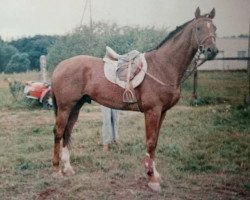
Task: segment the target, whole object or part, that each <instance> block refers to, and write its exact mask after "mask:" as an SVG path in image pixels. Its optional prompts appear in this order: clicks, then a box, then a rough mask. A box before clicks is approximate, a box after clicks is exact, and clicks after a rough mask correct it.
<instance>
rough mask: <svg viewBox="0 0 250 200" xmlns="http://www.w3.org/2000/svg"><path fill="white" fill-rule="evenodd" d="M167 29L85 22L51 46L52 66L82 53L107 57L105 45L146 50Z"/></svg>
mask: <svg viewBox="0 0 250 200" xmlns="http://www.w3.org/2000/svg"><path fill="white" fill-rule="evenodd" d="M164 32H165V31H164V29H161V30H156V29H155V28H154V27H151V28H138V27H127V26H124V27H119V26H118V25H117V24H112V25H108V24H105V23H96V24H94V25H93V26H92V27H88V26H81V27H78V28H76V29H75V30H74V31H73V32H72V33H70V34H68V35H66V36H63V37H61V38H60V39H58V40H57V42H56V43H55V45H53V46H51V47H50V48H49V53H48V56H47V58H48V66H49V68H50V69H51V70H53V69H54V67H55V66H56V65H57V64H58V63H59V62H60V61H62V60H64V59H67V58H70V57H73V56H76V55H80V54H85V55H92V56H97V57H103V56H104V54H105V46H110V47H111V48H113V49H114V50H115V51H117V52H118V53H120V54H124V53H126V52H128V51H129V50H133V49H137V50H139V51H141V52H144V51H146V50H149V49H151V48H153V47H154V46H156V45H157V43H159V41H160V40H161V39H162V38H163V37H164V36H163V35H164Z"/></svg>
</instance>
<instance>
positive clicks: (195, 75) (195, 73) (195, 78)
mask: <svg viewBox="0 0 250 200" xmlns="http://www.w3.org/2000/svg"><path fill="white" fill-rule="evenodd" d="M193 81H194V82H193V94H192V98H193V100H195V99H197V87H198V71H197V67H195V70H194V80H193Z"/></svg>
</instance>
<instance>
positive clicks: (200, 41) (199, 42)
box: [193, 18, 216, 53]
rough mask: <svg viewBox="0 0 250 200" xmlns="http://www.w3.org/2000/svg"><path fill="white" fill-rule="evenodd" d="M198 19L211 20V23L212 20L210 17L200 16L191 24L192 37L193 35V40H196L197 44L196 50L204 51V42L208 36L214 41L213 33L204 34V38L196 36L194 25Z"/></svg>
mask: <svg viewBox="0 0 250 200" xmlns="http://www.w3.org/2000/svg"><path fill="white" fill-rule="evenodd" d="M200 21H207V22H211V24H212V23H213V22H212V20H211V19H210V18H200V19H197V20H196V21H195V22H194V24H193V32H194V37H195V40H196V42H197V45H198V50H200V51H201V53H203V52H204V42H205V41H206V40H207V39H209V38H212V39H213V40H214V41H215V38H216V36H215V34H213V33H211V32H210V33H209V34H208V35H207V36H205V37H204V38H202V39H201V38H199V37H198V33H197V27H196V24H197V23H198V22H200Z"/></svg>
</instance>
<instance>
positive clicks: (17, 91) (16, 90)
mask: <svg viewBox="0 0 250 200" xmlns="http://www.w3.org/2000/svg"><path fill="white" fill-rule="evenodd" d="M23 89H24V85H23V83H22V82H20V81H16V80H15V81H13V82H9V91H10V93H11V95H12V96H13V97H14V99H15V100H16V101H17V100H18V98H19V96H20V95H21V94H23Z"/></svg>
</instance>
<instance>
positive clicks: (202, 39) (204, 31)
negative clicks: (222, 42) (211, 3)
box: [193, 7, 218, 60]
mask: <svg viewBox="0 0 250 200" xmlns="http://www.w3.org/2000/svg"><path fill="white" fill-rule="evenodd" d="M214 16H215V9H212V11H211V12H210V13H209V14H205V15H201V14H200V9H199V7H198V8H197V9H196V11H195V19H194V20H193V31H194V39H195V42H196V43H197V47H198V48H199V50H200V52H201V53H202V54H204V56H205V58H206V59H207V60H211V59H213V58H214V57H215V56H216V55H217V53H218V49H217V47H216V43H215V39H216V38H215V37H216V33H215V32H216V26H215V25H214V24H213V21H212V19H213V18H214Z"/></svg>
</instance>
